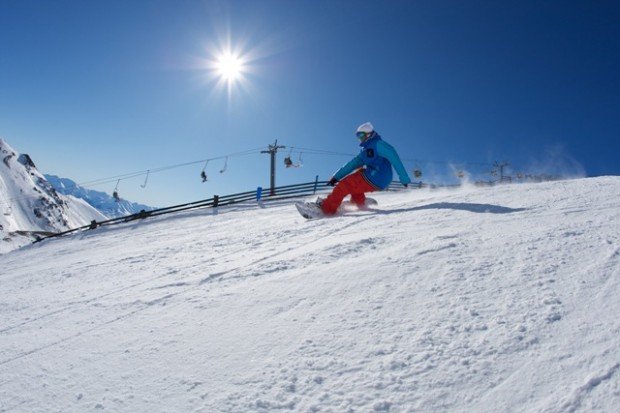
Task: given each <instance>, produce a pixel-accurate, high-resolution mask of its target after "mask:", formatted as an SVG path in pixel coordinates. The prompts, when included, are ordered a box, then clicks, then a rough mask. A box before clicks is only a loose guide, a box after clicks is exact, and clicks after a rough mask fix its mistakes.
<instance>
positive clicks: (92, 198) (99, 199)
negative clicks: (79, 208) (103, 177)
mask: <svg viewBox="0 0 620 413" xmlns="http://www.w3.org/2000/svg"><path fill="white" fill-rule="evenodd" d="M45 179H47V181H48V182H49V183H50V184H52V186H53V187H54V189H55V190H56V191H57V192H59V193H61V194H63V195H71V196H74V197H76V198H79V199H82V200H84V201H86V203H88V204H89V205H91V206H92V207H93V208H95V209H96V210H98V211H99V212H101V213H102V214H103V215H105V216H107V217H109V218H116V217H124V216H127V215H131V214H136V213H138V212H140V211H141V210H145V211H150V210H152V209H154V208H153V207H150V206H147V205H142V204H138V203H135V202H130V201H127V200H125V199H121V200H118V201H117V200H116V199H114V198H113V197H112V196H111V195H108V194H107V193H105V192H101V191H95V190H92V189H87V188H83V187H81V186H80V185H78V184H77V183H75V182H74V181H72V180H71V179H68V178H59V177H58V176H56V175H45Z"/></svg>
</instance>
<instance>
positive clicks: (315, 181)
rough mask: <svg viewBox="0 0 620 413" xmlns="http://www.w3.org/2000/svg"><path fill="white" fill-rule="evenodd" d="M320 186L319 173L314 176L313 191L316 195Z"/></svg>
mask: <svg viewBox="0 0 620 413" xmlns="http://www.w3.org/2000/svg"><path fill="white" fill-rule="evenodd" d="M318 186H319V176H318V175H317V176H316V178H314V191H313V192H312V195H316V188H317V187H318Z"/></svg>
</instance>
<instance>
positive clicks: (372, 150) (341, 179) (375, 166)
mask: <svg viewBox="0 0 620 413" xmlns="http://www.w3.org/2000/svg"><path fill="white" fill-rule="evenodd" d="M356 136H357V138H358V139H359V141H360V146H361V147H362V149H361V151H360V153H359V155H357V156H356V157H355V158H353V159H352V160H351V161H349V162H348V163H347V164H346V165H344V166H343V167H342V168H340V169H339V170H338V171H337V172H336V173H335V174H334V176H332V178H331V179H330V180H329V183H328V185H330V186H334V189H333V191H332V193H331V194H330V195H328V196H327V198H325V199H319V200H317V206H318V207H319V208H320V209H321V211H322V212H323V213H324V214H326V215H333V214H335V213H336V211H337V210H338V207H339V206H340V204H341V203H342V200H343V199H344V198H345V197H346V196H347V195H351V201H352V202H353V203H354V204H356V205H358V206H362V207H363V206H364V205H365V202H366V195H365V193H367V192H373V191H379V190H383V189H385V188H387V187H388V185H389V184H390V182H392V167H394V169H395V170H396V172H397V173H398V177H399V179H400V182H401V183H402V184H403V185H404V186H405V187H407V185H409V183H410V182H411V179H410V178H409V175H408V174H407V171H406V170H405V167H404V166H403V163H402V162H401V160H400V157H399V156H398V154H397V153H396V150H395V149H394V147H392V145H390V144H389V143H387V142H385V141H384V140H383V139H381V136H379V134H378V133H377V132H376V131H375V130H374V127H373V126H372V124H371V123H370V122H366V123H364V124H362V125H360V126H359V127H358V128H357V132H356Z"/></svg>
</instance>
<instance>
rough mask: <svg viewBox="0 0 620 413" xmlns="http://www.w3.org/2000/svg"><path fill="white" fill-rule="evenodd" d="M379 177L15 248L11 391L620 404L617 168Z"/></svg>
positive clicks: (4, 382) (65, 402)
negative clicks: (356, 192) (318, 198)
mask: <svg viewBox="0 0 620 413" xmlns="http://www.w3.org/2000/svg"><path fill="white" fill-rule="evenodd" d="M373 197H375V198H376V199H377V200H378V201H379V205H378V206H376V207H372V209H368V210H364V211H357V210H349V211H347V212H346V213H344V214H342V215H339V216H336V217H334V218H326V219H321V220H315V221H306V220H305V219H303V218H302V217H301V216H300V215H299V214H298V213H297V211H296V209H295V208H294V207H293V205H292V204H291V203H286V204H283V203H280V204H277V205H276V204H266V205H265V206H264V207H263V208H260V207H258V206H256V205H246V206H245V207H236V208H222V209H220V210H219V211H214V210H210V209H205V210H200V211H194V212H190V213H184V214H177V215H174V216H163V217H159V218H153V219H148V220H144V221H140V222H133V223H128V224H124V225H121V226H116V227H107V228H99V229H97V230H93V231H87V232H83V233H81V234H78V235H75V236H70V237H65V238H62V239H56V240H48V241H44V242H42V243H39V244H35V245H32V246H29V247H25V248H22V249H20V250H17V251H13V252H11V253H8V254H5V255H2V256H0V296H1V297H2V298H1V299H0V411H2V412H44V411H45V412H46V411H52V412H57V411H58V412H83V411H100V410H101V411H113V412H155V411H158V412H162V411H166V412H177V411H178V412H181V411H182V412H205V413H207V412H208V413H211V412H273V411H295V412H373V411H374V412H387V411H389V412H418V411H420V412H447V411H450V412H465V411H467V412H497V411H501V412H511V411H512V412H516V411H519V412H524V411H528V412H529V411H533V412H580V411H583V412H589V411H602V412H615V411H618V406H620V318H619V317H618V314H620V279H619V276H620V271H619V268H620V204H619V200H620V178H619V177H601V178H590V179H578V180H572V181H560V182H551V183H542V184H522V185H506V186H497V187H492V188H474V187H472V188H464V189H460V190H452V191H448V190H443V191H428V190H409V191H406V192H400V193H379V194H376V195H373Z"/></svg>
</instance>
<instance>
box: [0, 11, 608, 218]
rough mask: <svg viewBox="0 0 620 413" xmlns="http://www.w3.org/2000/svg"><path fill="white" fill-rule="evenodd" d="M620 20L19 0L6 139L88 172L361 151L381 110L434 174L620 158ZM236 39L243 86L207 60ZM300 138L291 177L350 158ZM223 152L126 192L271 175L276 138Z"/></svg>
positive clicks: (6, 19)
mask: <svg viewBox="0 0 620 413" xmlns="http://www.w3.org/2000/svg"><path fill="white" fill-rule="evenodd" d="M618 21H620V3H618V2H617V1H533V0H532V1H442V0H437V1H431V0H429V1H395V0H391V1H339V0H331V1H321V0H312V1H301V0H299V1H289V0H286V1H276V0H264V1H261V0H252V1H242V0H235V1H173V0H168V1H164V0H153V1H139V0H132V1H124V0H123V1H115V0H105V1H103V0H102V1H94V0H93V1H78V0H74V1H69V0H39V1H34V0H0V136H2V137H3V138H4V139H6V140H7V142H8V143H9V144H10V145H12V146H13V147H14V148H15V149H16V150H18V151H20V152H25V153H29V154H30V155H31V156H32V158H33V159H34V161H35V163H36V164H37V166H38V167H39V169H40V170H41V171H42V172H44V173H49V174H56V175H60V176H63V177H68V178H71V179H73V180H75V181H77V182H88V181H92V180H97V179H100V178H107V177H112V176H116V175H121V174H125V173H131V172H135V171H146V170H147V169H156V168H160V167H165V166H168V165H177V164H182V163H186V162H193V161H199V160H202V159H209V158H216V157H219V156H223V155H226V154H231V153H237V152H243V151H246V150H250V149H258V148H261V147H266V146H267V145H268V144H269V143H272V142H273V141H274V140H275V139H278V142H279V143H281V144H283V145H287V146H293V147H296V148H310V149H315V150H323V151H332V152H338V153H345V154H355V153H356V152H357V142H356V139H355V137H354V135H353V132H354V130H355V128H356V127H357V125H358V124H360V123H362V122H365V121H371V122H373V124H374V125H375V127H376V129H377V130H378V131H379V133H381V134H382V135H383V137H384V138H385V139H386V140H387V141H388V142H390V143H392V144H393V145H394V146H395V147H396V148H397V150H398V151H399V153H400V155H401V157H402V158H403V159H405V160H406V161H405V164H406V166H407V169H408V170H409V171H411V170H412V169H414V168H421V169H422V170H423V173H424V178H426V179H427V180H432V179H450V178H449V176H450V174H451V171H452V169H461V168H464V169H467V170H471V172H472V173H474V174H479V173H481V172H483V171H484V170H488V169H490V166H485V165H479V163H480V164H485V163H489V164H491V163H493V162H494V161H508V162H510V163H511V164H512V165H513V169H514V170H519V171H523V172H533V173H537V172H541V171H542V172H549V173H558V172H564V171H566V172H572V173H580V172H583V173H584V174H586V175H588V176H596V175H604V174H614V175H618V174H620V161H619V160H618V154H619V153H620V80H619V79H620V76H619V75H618V73H620V72H619V71H620V69H619V68H620V25H619V24H618ZM228 45H230V46H231V47H232V49H234V50H235V51H237V52H238V53H240V54H242V55H243V56H244V58H245V64H244V69H245V73H244V79H243V81H242V82H237V83H235V84H234V85H233V86H232V88H231V89H230V90H229V89H228V88H227V87H225V86H223V85H222V84H221V83H218V79H217V78H216V76H215V73H214V72H213V71H212V70H210V69H209V68H208V64H206V62H208V61H209V60H213V58H214V57H215V56H217V54H218V52H219V51H220V50H222V49H225V48H226V47H227V46H228ZM288 151H289V150H288V149H287V150H283V151H281V152H280V153H279V154H278V184H289V183H296V182H302V181H308V180H313V179H314V176H315V175H317V174H318V175H319V176H320V178H321V179H329V177H330V175H331V173H332V172H334V171H335V170H336V169H337V168H338V167H339V166H340V165H342V164H343V163H345V162H346V161H348V157H347V156H336V155H318V154H314V153H311V152H304V153H303V154H302V155H301V157H302V160H303V167H302V168H296V169H293V168H291V169H285V168H284V167H283V162H282V161H283V158H284V156H286V155H287V154H288ZM291 155H292V158H293V161H295V162H296V161H297V160H298V158H299V150H297V149H295V150H293V152H292V153H291ZM223 164H224V160H223V159H219V160H217V161H213V162H210V164H209V165H208V166H207V169H206V172H207V174H208V176H209V178H210V180H209V181H208V182H207V183H202V182H201V181H200V177H199V174H200V171H201V170H202V168H203V165H202V164H194V165H189V166H186V167H181V168H174V169H170V170H167V171H162V172H159V173H154V174H152V175H151V176H150V177H149V183H148V185H147V187H146V188H144V189H143V188H141V187H140V185H141V184H143V183H144V176H142V177H137V178H134V179H127V180H124V181H121V183H120V185H119V192H120V194H121V196H122V197H125V198H128V199H130V200H134V201H141V202H145V203H148V204H151V205H159V206H163V205H169V204H174V203H178V202H184V201H192V200H198V199H202V198H206V197H210V196H212V195H213V194H215V193H219V194H226V193H231V192H237V191H243V190H248V189H252V188H255V187H256V186H258V185H262V186H267V185H268V182H269V170H268V166H269V165H268V164H269V163H268V156H267V155H264V154H259V153H254V154H250V155H246V156H242V157H231V158H230V159H229V161H228V168H227V171H226V172H225V173H223V174H220V173H219V170H220V169H221V168H222V167H223ZM115 185H116V182H108V183H105V184H102V185H98V186H95V187H93V189H98V190H103V191H106V192H110V193H111V192H112V190H113V189H114V187H115Z"/></svg>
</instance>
